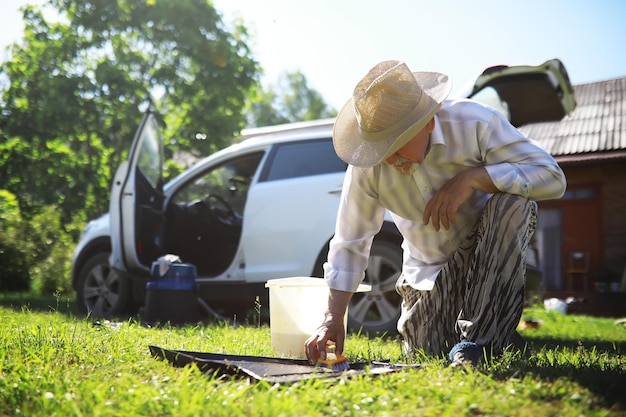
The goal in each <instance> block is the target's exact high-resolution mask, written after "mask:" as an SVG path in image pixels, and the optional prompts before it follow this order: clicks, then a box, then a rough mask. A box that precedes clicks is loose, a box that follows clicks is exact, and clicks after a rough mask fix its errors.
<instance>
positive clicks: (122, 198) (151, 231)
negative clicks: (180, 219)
mask: <svg viewBox="0 0 626 417" xmlns="http://www.w3.org/2000/svg"><path fill="white" fill-rule="evenodd" d="M163 162H164V161H163V139H162V136H161V129H160V126H159V123H158V121H157V118H156V115H155V114H154V113H152V112H151V111H149V110H148V111H147V112H146V113H145V115H144V117H143V120H142V122H141V125H140V126H139V129H138V130H137V132H136V133H135V138H134V139H133V143H132V145H131V148H130V152H129V153H128V159H127V160H126V161H124V162H123V163H122V164H121V165H120V167H119V168H118V169H117V172H116V173H115V177H114V178H113V185H112V188H111V203H110V208H109V213H110V215H111V244H112V253H111V261H110V263H111V265H112V266H113V267H114V268H115V269H118V270H124V271H137V272H148V271H149V267H150V265H151V264H152V262H153V261H154V260H155V259H157V258H158V256H160V255H161V253H162V242H163V229H164V227H163V225H164V215H163V211H162V210H163Z"/></svg>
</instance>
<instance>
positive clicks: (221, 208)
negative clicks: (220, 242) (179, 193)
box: [203, 194, 241, 226]
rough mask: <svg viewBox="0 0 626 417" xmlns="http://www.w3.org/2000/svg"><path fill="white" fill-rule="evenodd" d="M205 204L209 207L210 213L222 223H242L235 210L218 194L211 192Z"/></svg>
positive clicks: (227, 224)
mask: <svg viewBox="0 0 626 417" xmlns="http://www.w3.org/2000/svg"><path fill="white" fill-rule="evenodd" d="M203 203H204V205H205V206H206V207H207V208H208V209H209V213H211V215H212V216H213V217H214V218H215V219H217V221H219V222H220V223H222V224H224V225H226V226H239V225H241V218H240V217H239V216H238V215H237V214H236V213H235V210H233V208H232V207H231V206H230V204H228V203H227V202H226V200H224V199H223V198H222V197H220V196H219V195H217V194H209V195H208V196H207V197H206V198H205V199H204V200H203Z"/></svg>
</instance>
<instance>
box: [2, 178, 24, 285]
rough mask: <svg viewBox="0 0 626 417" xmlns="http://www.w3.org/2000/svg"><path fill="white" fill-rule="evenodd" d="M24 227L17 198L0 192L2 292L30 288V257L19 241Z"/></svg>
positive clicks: (3, 191) (6, 192) (5, 191)
mask: <svg viewBox="0 0 626 417" xmlns="http://www.w3.org/2000/svg"><path fill="white" fill-rule="evenodd" d="M22 225H23V223H22V218H21V216H20V209H19V206H18V202H17V198H16V197H15V196H14V195H13V194H11V193H10V192H8V191H7V190H0V230H1V231H2V233H1V234H0V292H3V291H27V290H28V289H29V288H30V271H29V269H28V266H29V264H28V255H27V254H26V253H25V252H24V251H23V248H21V247H20V243H21V242H20V240H19V239H20V234H21V229H22Z"/></svg>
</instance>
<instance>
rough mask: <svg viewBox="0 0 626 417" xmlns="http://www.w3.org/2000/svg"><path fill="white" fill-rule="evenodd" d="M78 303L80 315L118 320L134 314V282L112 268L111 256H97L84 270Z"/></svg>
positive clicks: (79, 282)
mask: <svg viewBox="0 0 626 417" xmlns="http://www.w3.org/2000/svg"><path fill="white" fill-rule="evenodd" d="M76 301H77V305H78V311H79V312H81V313H83V314H89V315H91V316H93V317H98V318H108V317H116V316H122V315H127V314H128V313H130V312H131V306H132V304H133V302H132V288H131V283H130V280H129V279H128V278H126V277H123V276H122V275H120V274H119V273H117V272H116V271H115V270H114V269H113V268H111V266H110V265H109V253H107V252H100V253H97V254H95V255H94V256H92V257H91V258H90V259H89V260H88V261H87V262H86V263H85V265H84V266H83V267H82V269H81V270H80V273H79V275H78V287H77V291H76Z"/></svg>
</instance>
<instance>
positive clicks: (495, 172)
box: [480, 111, 566, 201]
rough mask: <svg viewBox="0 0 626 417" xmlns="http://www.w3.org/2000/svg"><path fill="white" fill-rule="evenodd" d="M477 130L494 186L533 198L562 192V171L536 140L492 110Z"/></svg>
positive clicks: (564, 181)
mask: <svg viewBox="0 0 626 417" xmlns="http://www.w3.org/2000/svg"><path fill="white" fill-rule="evenodd" d="M481 130H482V132H481V135H480V136H481V137H480V142H481V143H482V144H483V150H484V155H483V158H484V161H485V163H486V166H485V168H486V169H487V172H488V173H489V177H490V178H491V180H492V181H493V183H494V185H495V186H496V188H498V190H500V191H502V192H506V193H511V194H517V195H521V196H523V197H526V198H529V199H531V200H536V201H539V200H548V199H557V198H560V197H562V196H563V194H564V193H565V188H566V180H565V174H563V171H562V170H561V168H560V167H559V166H558V164H557V163H556V161H555V160H554V158H552V156H551V155H550V154H549V153H548V152H546V151H545V150H544V149H542V148H541V147H540V146H539V145H538V144H537V143H536V142H534V141H532V140H530V139H528V138H526V137H525V136H524V135H523V134H522V133H521V132H520V131H519V130H517V129H516V128H515V127H514V126H512V125H511V124H510V123H509V122H508V121H507V120H506V119H505V118H504V117H502V116H500V115H499V113H497V112H496V111H494V115H493V117H492V119H491V121H490V123H489V124H488V126H486V127H485V128H484V129H481Z"/></svg>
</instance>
